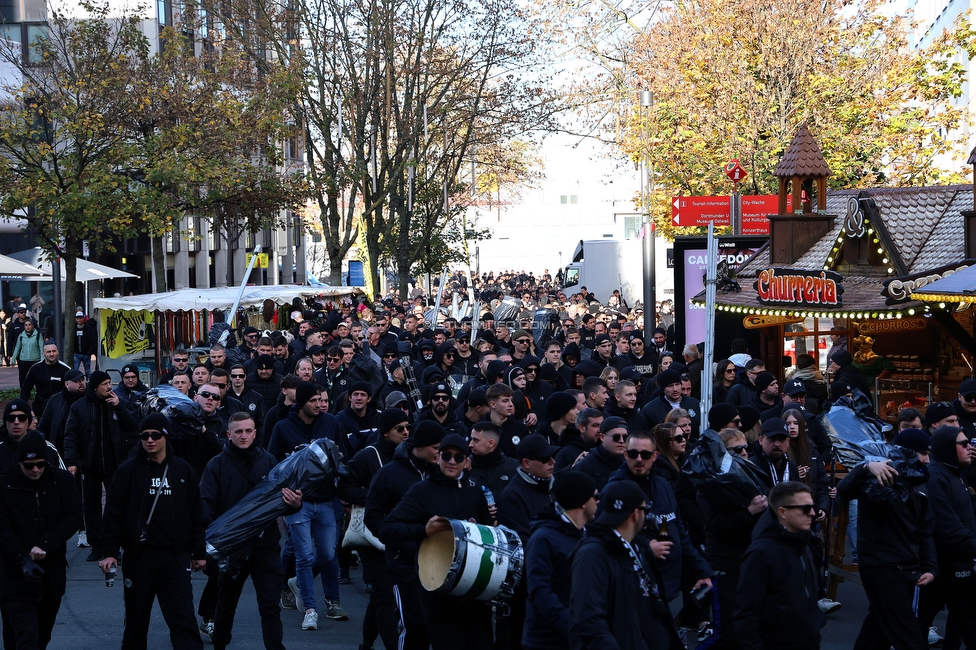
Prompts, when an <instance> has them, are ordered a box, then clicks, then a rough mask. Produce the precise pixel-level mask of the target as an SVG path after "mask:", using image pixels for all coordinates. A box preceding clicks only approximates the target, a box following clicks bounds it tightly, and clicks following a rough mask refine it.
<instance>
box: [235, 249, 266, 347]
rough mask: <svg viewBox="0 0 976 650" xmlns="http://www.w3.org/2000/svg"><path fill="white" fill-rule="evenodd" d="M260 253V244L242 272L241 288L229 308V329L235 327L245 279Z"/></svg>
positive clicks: (245, 284)
mask: <svg viewBox="0 0 976 650" xmlns="http://www.w3.org/2000/svg"><path fill="white" fill-rule="evenodd" d="M260 253H261V244H258V245H257V246H255V247H254V255H252V256H251V262H250V264H248V265H247V270H246V271H244V277H243V279H241V286H240V288H239V289H238V290H237V298H235V299H234V306H233V307H231V308H230V320H229V321H227V322H228V323H230V326H231V328H234V327H237V307H238V305H240V304H241V298H243V297H244V289H245V288H246V287H247V279H248V278H249V277H251V270H252V269H253V268H254V265H255V264H256V263H257V261H258V255H259V254H260Z"/></svg>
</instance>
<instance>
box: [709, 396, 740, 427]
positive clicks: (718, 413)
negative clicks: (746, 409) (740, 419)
mask: <svg viewBox="0 0 976 650" xmlns="http://www.w3.org/2000/svg"><path fill="white" fill-rule="evenodd" d="M738 415H739V411H738V409H736V408H735V407H734V406H732V405H731V404H729V403H728V402H719V403H718V404H715V405H714V406H712V408H710V409H708V428H709V429H712V430H713V431H721V430H722V427H724V426H725V425H727V424H728V423H729V422H731V421H732V420H734V419H735V418H736V417H737V416H738Z"/></svg>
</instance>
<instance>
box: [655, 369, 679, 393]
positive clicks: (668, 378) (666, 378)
mask: <svg viewBox="0 0 976 650" xmlns="http://www.w3.org/2000/svg"><path fill="white" fill-rule="evenodd" d="M680 383H681V375H679V374H678V373H677V372H675V371H674V370H671V368H668V369H667V370H665V371H664V372H662V373H661V374H660V375H658V376H657V385H658V386H660V387H661V388H667V387H668V386H670V385H671V384H680Z"/></svg>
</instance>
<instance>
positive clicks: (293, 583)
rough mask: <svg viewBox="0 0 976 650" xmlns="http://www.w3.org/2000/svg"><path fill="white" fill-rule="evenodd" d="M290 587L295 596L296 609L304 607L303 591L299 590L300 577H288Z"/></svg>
mask: <svg viewBox="0 0 976 650" xmlns="http://www.w3.org/2000/svg"><path fill="white" fill-rule="evenodd" d="M288 588H289V589H291V593H292V594H294V596H295V609H304V608H303V607H302V592H300V591H298V578H288Z"/></svg>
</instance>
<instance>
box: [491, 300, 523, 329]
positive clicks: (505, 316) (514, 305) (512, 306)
mask: <svg viewBox="0 0 976 650" xmlns="http://www.w3.org/2000/svg"><path fill="white" fill-rule="evenodd" d="M521 312H522V301H521V300H519V299H518V298H513V297H512V296H505V297H504V298H502V301H501V302H500V303H499V304H498V306H497V307H495V311H494V312H492V316H494V317H495V324H496V325H497V324H499V323H506V324H509V325H515V324H516V323H515V321H516V319H518V316H519V314H520V313H521Z"/></svg>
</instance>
